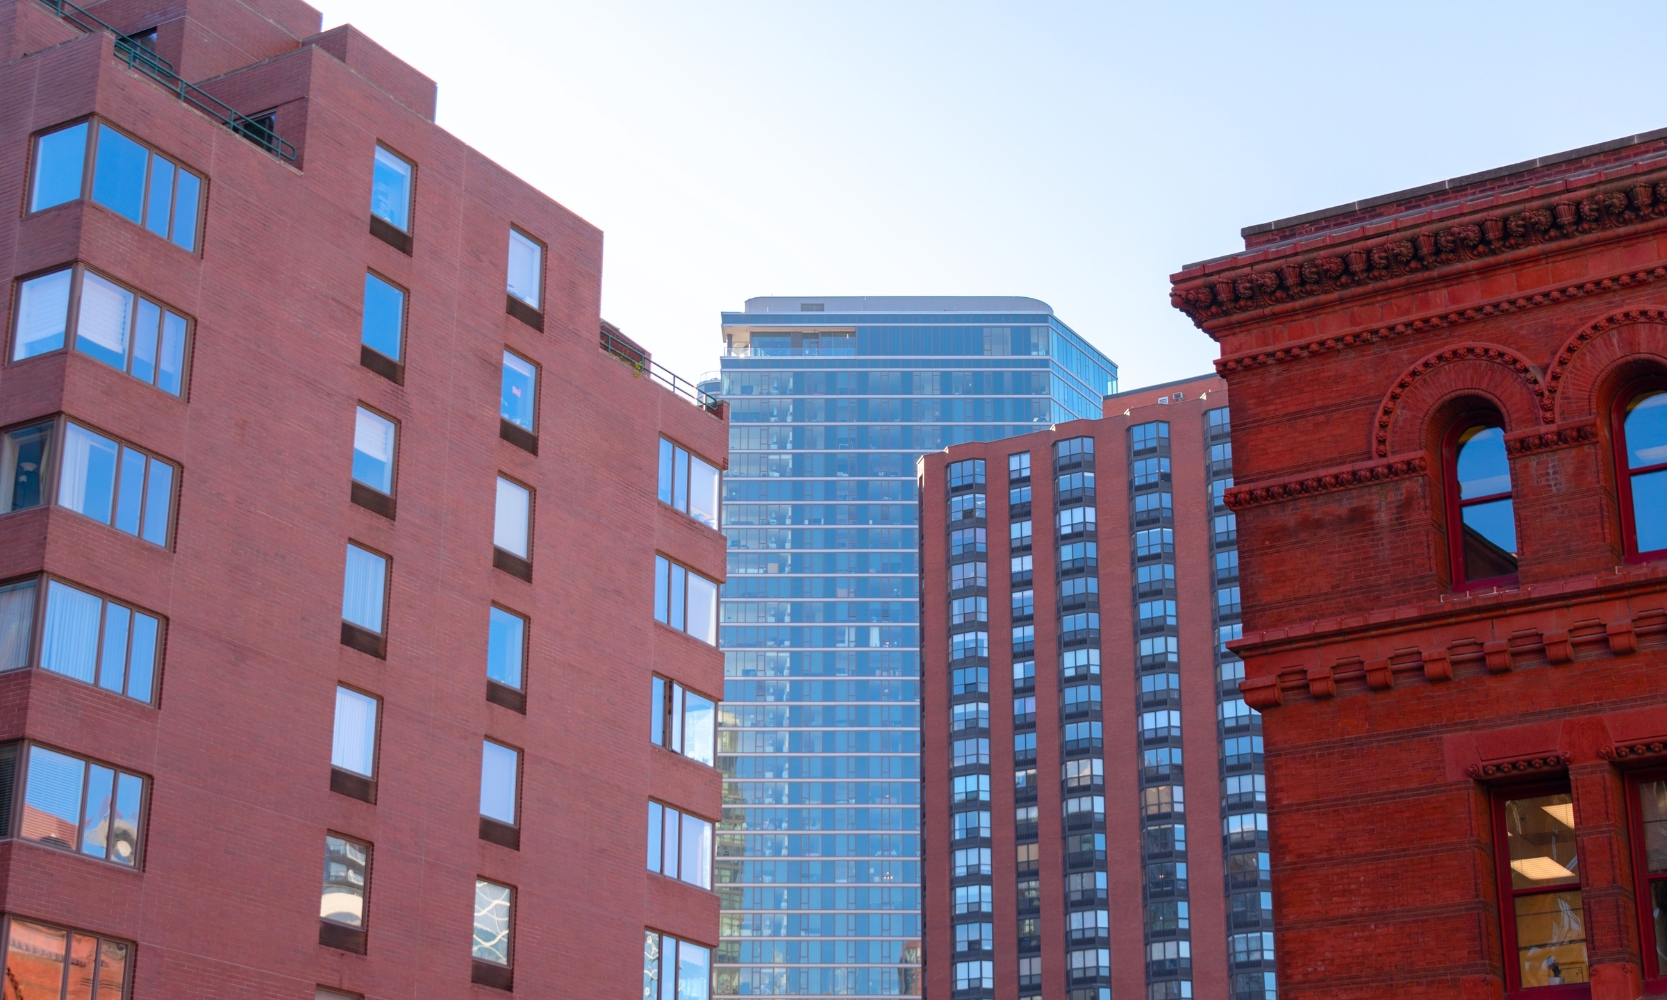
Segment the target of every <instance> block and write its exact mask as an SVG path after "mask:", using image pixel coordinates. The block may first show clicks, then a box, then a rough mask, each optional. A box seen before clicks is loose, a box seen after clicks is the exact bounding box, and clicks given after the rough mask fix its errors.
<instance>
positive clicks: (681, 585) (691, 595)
mask: <svg viewBox="0 0 1667 1000" xmlns="http://www.w3.org/2000/svg"><path fill="white" fill-rule="evenodd" d="M654 620H655V621H657V622H662V623H664V624H666V625H670V626H671V627H672V628H674V629H677V630H678V631H679V632H687V633H689V634H690V635H692V636H694V637H695V638H696V639H699V640H700V641H701V642H704V643H709V644H710V645H713V646H716V645H717V644H718V585H717V584H716V583H713V582H712V581H711V580H708V579H707V578H706V577H704V576H701V575H700V574H698V573H696V572H695V571H694V570H691V569H686V568H685V567H683V566H680V565H678V564H677V563H674V562H672V561H671V560H669V559H667V558H666V557H665V556H655V557H654Z"/></svg>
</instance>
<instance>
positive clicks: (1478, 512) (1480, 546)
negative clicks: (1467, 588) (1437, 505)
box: [1462, 499, 1517, 580]
mask: <svg viewBox="0 0 1667 1000" xmlns="http://www.w3.org/2000/svg"><path fill="white" fill-rule="evenodd" d="M1462 516H1463V519H1464V575H1465V578H1466V579H1468V580H1486V579H1489V578H1491V577H1495V576H1507V575H1509V574H1511V573H1515V572H1516V571H1517V556H1516V548H1517V528H1516V515H1515V513H1514V512H1513V511H1512V509H1511V501H1510V500H1508V499H1507V500H1493V501H1490V502H1488V503H1478V504H1471V505H1470V506H1468V507H1465V508H1463V515H1462Z"/></svg>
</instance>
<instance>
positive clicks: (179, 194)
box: [0, 0, 728, 1000]
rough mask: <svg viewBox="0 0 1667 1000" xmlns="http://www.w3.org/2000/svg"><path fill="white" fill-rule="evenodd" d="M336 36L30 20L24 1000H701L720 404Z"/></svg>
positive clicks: (18, 425)
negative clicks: (501, 998) (497, 999)
mask: <svg viewBox="0 0 1667 1000" xmlns="http://www.w3.org/2000/svg"><path fill="white" fill-rule="evenodd" d="M319 29H320V16H319V13H318V12H317V11H315V10H313V9H311V8H310V7H307V6H306V5H305V4H302V3H299V2H295V0H248V2H238V0H165V2H164V0H131V2H129V0H124V2H120V3H116V2H111V3H99V4H94V5H91V6H90V7H88V8H87V9H85V10H83V9H82V8H80V7H77V6H75V5H72V4H70V3H67V2H66V3H57V2H53V3H44V2H42V0H0V202H4V203H5V204H6V205H8V206H10V207H11V208H10V210H9V211H8V213H7V214H6V215H5V218H4V220H3V221H0V272H3V274H0V277H3V280H4V281H5V282H6V294H5V295H4V296H0V310H3V311H0V333H3V334H4V337H5V342H4V353H3V354H0V466H3V467H0V669H3V670H4V671H5V672H3V673H0V705H3V706H4V711H3V712H0V838H3V839H0V899H3V901H4V903H3V907H4V913H3V921H0V947H3V951H4V954H3V961H4V981H3V982H4V984H3V986H0V995H3V996H4V997H5V1000H89V998H93V997H96V998H97V1000H128V998H141V1000H150V998H162V997H166V998H170V1000H174V998H182V1000H183V998H202V1000H207V998H222V997H233V996H237V997H255V996H259V997H269V998H274V1000H277V998H292V1000H311V998H313V997H315V996H316V997H318V998H321V1000H323V998H328V1000H341V998H376V1000H384V998H386V1000H393V998H416V997H423V998H432V997H447V998H464V997H477V998H478V997H485V996H497V995H507V994H508V993H509V992H513V993H516V994H520V995H523V996H537V997H547V996H555V995H562V996H566V995H572V996H595V997H627V996H635V995H637V994H638V991H639V990H641V991H643V992H642V995H643V996H644V997H645V1000H705V998H706V997H707V996H708V995H709V969H710V963H711V949H712V948H713V947H715V946H716V944H717V933H716V932H717V918H718V900H717V896H716V894H715V893H713V892H711V891H710V889H709V885H710V882H711V853H710V850H711V848H710V845H711V838H712V834H713V828H714V824H715V822H716V821H717V820H718V819H719V809H720V804H719V802H720V800H719V796H720V792H721V787H722V785H721V781H720V777H719V774H718V771H717V769H716V768H715V767H714V766H712V764H713V752H714V747H713V736H714V732H713V728H714V727H713V723H714V717H715V714H716V713H715V708H714V705H713V702H714V701H715V700H716V696H717V695H718V694H719V687H720V684H721V682H722V671H721V656H720V654H719V652H718V651H717V649H716V646H715V643H716V625H717V608H716V605H717V581H719V580H721V579H722V577H723V540H722V536H721V535H720V534H719V533H718V530H717V516H716V514H717V511H716V506H717V468H718V467H721V466H722V465H723V464H724V456H725V450H726V447H727V444H728V442H727V436H728V422H727V420H726V419H725V416H724V408H723V406H722V404H719V403H716V402H714V401H712V400H709V399H704V398H702V397H700V396H699V395H698V394H695V393H693V392H690V393H688V394H686V395H683V396H679V395H678V394H676V393H674V392H673V391H668V385H667V383H666V381H664V380H662V381H656V380H655V379H653V378H648V377H642V376H644V375H650V374H653V375H663V374H664V373H662V372H660V370H659V369H658V368H657V366H655V365H654V363H653V361H652V359H649V358H647V357H645V356H644V355H643V354H642V352H641V351H640V350H639V349H637V348H636V347H635V346H633V345H631V344H630V343H628V342H627V341H625V340H624V339H623V338H622V337H620V336H619V335H618V334H617V332H612V333H610V332H607V330H606V329H605V327H604V325H603V324H602V323H601V321H600V318H599V316H598V301H599V297H600V284H601V266H602V234H601V233H600V232H599V231H598V230H596V229H595V228H594V227H592V226H590V225H589V224H587V223H585V222H584V221H583V220H582V219H579V218H578V217H576V216H575V215H573V214H572V213H571V212H569V211H567V210H566V209H564V208H562V207H561V206H560V205H558V204H556V203H555V202H553V201H551V200H550V199H549V198H547V197H545V196H544V195H542V194H540V193H539V192H538V191H536V190H534V189H533V188H532V187H530V186H529V185H527V184H526V183H525V182H523V181H521V180H518V179H517V178H515V177H514V176H512V175H510V174H509V173H508V172H506V171H505V170H504V169H503V168H501V167H499V166H498V165H496V164H494V163H492V162H491V161H490V160H488V159H486V158H485V157H484V156H482V155H481V154H480V153H478V152H476V151H475V150H473V149H470V148H469V147H467V146H465V145H464V144H463V143H461V142H459V141H458V140H457V139H456V138H455V137H454V136H451V135H449V134H448V133H446V132H445V131H443V130H441V129H440V128H438V127H437V126H436V125H435V124H434V121H433V117H434V101H435V86H434V83H433V82H432V81H430V80H428V79H426V78H425V77H423V76H422V75H421V74H419V73H417V72H416V71H415V70H414V69H412V68H411V67H410V66H407V65H406V64H404V63H403V62H400V61H399V60H398V59H397V58H395V57H394V56H393V55H391V54H389V53H388V52H387V51H385V50H384V49H382V48H380V47H378V46H377V45H376V43H374V42H372V41H371V40H370V39H368V38H366V37H365V36H364V35H362V34H360V33H359V32H357V31H355V30H354V29H353V28H351V27H345V26H344V27H340V28H336V29H334V30H331V31H328V32H322V33H321V32H320V30H319ZM190 81H197V82H196V83H192V82H190ZM657 488H658V491H659V492H658V495H657ZM657 571H658V572H657ZM656 618H659V619H661V621H663V622H664V623H665V624H659V623H657V622H656V620H655V619H656ZM656 743H658V744H659V745H658V746H656V745H655V744H656ZM651 835H652V836H653V847H652V849H651V850H649V851H647V852H646V854H647V856H646V858H645V849H644V847H645V843H646V842H647V841H648V840H649V838H650V836H651Z"/></svg>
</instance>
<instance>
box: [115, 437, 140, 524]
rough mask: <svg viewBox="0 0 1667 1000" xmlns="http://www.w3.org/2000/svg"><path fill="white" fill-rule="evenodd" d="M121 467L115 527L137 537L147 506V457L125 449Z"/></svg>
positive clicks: (122, 454) (122, 451)
mask: <svg viewBox="0 0 1667 1000" xmlns="http://www.w3.org/2000/svg"><path fill="white" fill-rule="evenodd" d="M119 465H120V468H121V475H120V476H119V477H118V478H117V481H116V520H115V526H116V527H117V528H120V529H121V530H122V531H125V532H127V533H128V534H130V535H137V534H138V533H139V519H140V517H141V516H142V515H143V514H144V506H145V456H144V454H143V453H142V452H137V451H134V450H133V449H132V448H123V449H122V450H121V461H120V463H119Z"/></svg>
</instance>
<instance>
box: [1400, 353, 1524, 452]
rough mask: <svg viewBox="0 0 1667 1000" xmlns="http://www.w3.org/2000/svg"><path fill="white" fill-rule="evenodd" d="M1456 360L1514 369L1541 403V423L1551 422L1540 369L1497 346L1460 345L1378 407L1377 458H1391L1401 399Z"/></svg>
mask: <svg viewBox="0 0 1667 1000" xmlns="http://www.w3.org/2000/svg"><path fill="white" fill-rule="evenodd" d="M1455 361H1490V362H1493V363H1494V364H1498V365H1504V366H1505V367H1506V368H1509V369H1511V370H1512V371H1514V372H1515V373H1516V375H1517V377H1518V378H1520V379H1522V380H1523V381H1524V382H1526V383H1527V385H1528V388H1529V390H1530V391H1531V392H1533V394H1534V397H1535V399H1537V400H1538V401H1539V405H1540V420H1541V421H1542V422H1543V423H1550V422H1551V401H1550V400H1549V399H1547V398H1546V394H1545V384H1544V383H1543V382H1542V381H1541V380H1540V372H1539V369H1537V368H1535V367H1534V366H1533V365H1531V364H1529V363H1528V362H1527V361H1526V360H1524V359H1523V358H1522V357H1521V356H1520V355H1518V354H1516V353H1515V352H1513V351H1511V350H1510V349H1509V348H1504V347H1499V346H1497V345H1494V344H1457V345H1455V346H1453V347H1449V348H1446V349H1444V350H1440V351H1437V352H1435V353H1434V354H1431V355H1429V356H1427V357H1425V358H1424V359H1423V360H1421V361H1419V362H1418V363H1417V364H1415V365H1413V366H1412V367H1411V368H1409V369H1407V371H1406V373H1405V374H1404V375H1402V376H1401V377H1400V378H1398V379H1396V380H1395V384H1394V385H1393V386H1391V387H1390V389H1389V392H1388V393H1387V394H1386V395H1385V396H1384V397H1383V405H1382V406H1380V407H1379V408H1378V419H1377V427H1376V428H1375V430H1374V431H1373V439H1372V453H1373V454H1374V455H1375V456H1377V457H1378V458H1387V457H1388V456H1389V425H1390V424H1391V423H1392V422H1393V421H1394V417H1395V409H1396V408H1397V407H1398V406H1400V405H1401V397H1403V396H1405V395H1406V394H1407V390H1409V389H1411V388H1412V386H1413V384H1414V383H1416V382H1417V381H1418V380H1419V379H1421V378H1423V377H1424V376H1425V375H1428V374H1429V373H1431V372H1433V371H1435V370H1436V369H1438V368H1441V367H1442V366H1443V365H1450V364H1452V363H1453V362H1455Z"/></svg>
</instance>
